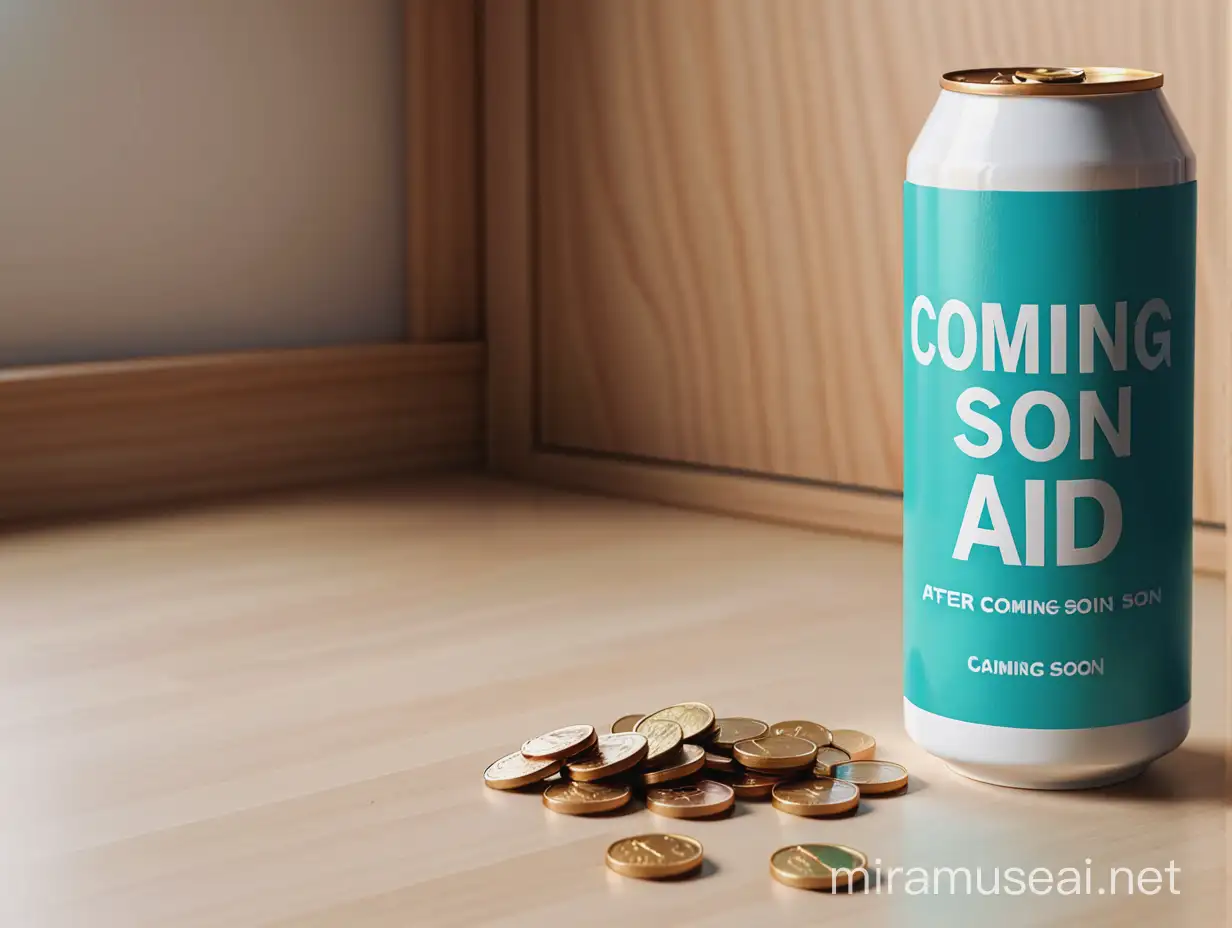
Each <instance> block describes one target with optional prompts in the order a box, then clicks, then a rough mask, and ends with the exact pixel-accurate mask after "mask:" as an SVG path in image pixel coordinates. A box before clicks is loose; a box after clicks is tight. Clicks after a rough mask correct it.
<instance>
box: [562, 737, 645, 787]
mask: <svg viewBox="0 0 1232 928" xmlns="http://www.w3.org/2000/svg"><path fill="white" fill-rule="evenodd" d="M648 750H649V746H648V745H647V743H646V736H645V735H639V734H638V733H637V732H633V731H627V732H618V733H616V734H613V735H600V736H599V740H598V742H597V743H596V744H595V746H594V747H593V748H591V749H590V750H589V751H587V752H586V753H585V754H578V755H577V756H576V757H573V758H570V760H569V762H568V763H567V764H566V765H565V769H567V770H568V771H569V779H571V780H580V781H583V782H586V781H589V780H602V779H603V778H604V777H612V776H615V775H616V774H618V773H624V772H625V771H626V770H629V769H630V768H633V767H636V766H637V765H638V764H640V763H641V762H642V761H643V760H645V759H646V753H647V751H648Z"/></svg>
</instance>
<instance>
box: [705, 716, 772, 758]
mask: <svg viewBox="0 0 1232 928" xmlns="http://www.w3.org/2000/svg"><path fill="white" fill-rule="evenodd" d="M769 730H770V726H769V725H767V724H766V723H765V722H762V721H760V720H758V719H746V718H731V719H718V720H717V721H716V722H715V723H714V735H712V736H711V738H710V744H709V747H710V750H712V751H714V752H715V753H716V754H730V753H731V752H732V748H733V747H734V746H735V744H736V742H737V741H747V740H748V739H749V738H760V737H761V736H762V735H764V734H766V732H767V731H769Z"/></svg>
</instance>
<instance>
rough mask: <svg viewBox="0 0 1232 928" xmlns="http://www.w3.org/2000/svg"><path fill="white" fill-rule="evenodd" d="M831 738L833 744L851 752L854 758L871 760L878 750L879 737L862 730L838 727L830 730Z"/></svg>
mask: <svg viewBox="0 0 1232 928" xmlns="http://www.w3.org/2000/svg"><path fill="white" fill-rule="evenodd" d="M830 738H831V744H833V745H834V746H835V747H836V748H842V749H843V750H844V751H846V752H847V753H848V754H850V755H851V759H852V760H869V759H871V758H872V756H873V755H874V754H875V753H876V752H877V739H876V738H874V737H873V736H872V735H866V734H864V732H862V731H853V730H852V729H850V728H836V729H834V731H832V732H830Z"/></svg>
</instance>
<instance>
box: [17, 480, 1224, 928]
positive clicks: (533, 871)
mask: <svg viewBox="0 0 1232 928" xmlns="http://www.w3.org/2000/svg"><path fill="white" fill-rule="evenodd" d="M899 590H900V586H899V551H898V549H897V548H896V547H895V546H893V545H888V544H881V543H875V542H865V541H856V540H851V539H847V538H841V537H827V536H823V535H816V534H810V533H807V532H803V531H795V530H791V529H783V528H776V527H770V526H764V525H758V524H752V523H744V522H739V521H734V520H729V519H724V518H718V517H712V516H706V515H699V514H694V513H686V512H678V511H673V510H671V509H666V508H657V507H653V506H645V505H637V504H631V503H622V502H617V501H611V500H602V499H591V498H586V497H580V496H569V495H564V494H556V493H553V492H549V491H544V490H534V489H527V488H522V487H517V486H513V485H507V484H501V483H497V482H492V481H487V480H484V479H481V478H456V479H451V480H449V481H445V482H432V483H424V484H420V485H418V486H416V487H411V488H403V489H397V490H388V489H387V490H383V491H378V490H369V491H355V492H349V493H345V494H331V495H324V496H316V497H299V498H284V499H281V500H275V501H267V502H260V503H248V504H242V505H241V504H236V505H232V506H229V507H225V508H215V509H212V510H200V511H196V512H192V513H185V514H174V515H165V516H146V517H141V518H134V519H129V520H125V521H119V522H110V523H101V522H100V523H94V524H90V525H83V526H77V527H63V528H54V529H44V530H40V531H37V532H30V533H26V534H24V535H19V536H10V537H8V538H5V539H0V687H2V688H0V695H2V697H3V698H2V699H0V864H2V865H3V866H2V867H0V874H3V876H2V877H0V879H3V882H4V885H3V892H0V925H3V926H6V928H8V926H13V928H28V926H33V928H41V926H57V928H58V926H72V928H79V926H86V928H94V926H116V928H138V926H158V928H171V926H177V928H178V926H227V928H237V926H249V925H265V924H277V925H287V926H290V925H294V926H305V928H306V926H314V928H367V926H400V928H401V926H435V925H461V926H469V925H480V924H505V925H537V926H538V925H541V926H555V925H566V924H567V925H574V926H592V925H622V926H637V928H647V926H657V925H671V926H681V925H708V926H714V925H733V926H740V928H748V926H754V925H768V924H775V925H780V924H784V925H791V924H798V925H820V924H826V925H831V924H832V925H850V926H857V925H858V926H878V925H893V926H900V925H911V926H915V925H933V924H936V925H965V924H995V925H996V926H997V928H1007V926H1016V925H1039V924H1079V925H1083V926H1104V925H1107V926H1112V925H1121V924H1125V923H1128V922H1129V921H1130V920H1131V919H1135V920H1137V919H1141V920H1142V921H1143V922H1144V923H1153V924H1162V925H1167V926H1168V928H1175V926H1181V925H1186V926H1188V925H1194V926H1203V928H1209V926H1215V925H1222V924H1225V923H1226V916H1227V914H1228V913H1227V911H1226V909H1225V902H1224V899H1225V896H1224V880H1225V872H1226V865H1227V859H1226V845H1225V837H1226V829H1227V824H1226V823H1227V814H1226V813H1227V805H1226V800H1225V797H1224V754H1223V750H1224V742H1223V737H1224V732H1225V723H1226V718H1225V712H1226V705H1225V701H1226V691H1225V683H1226V679H1225V673H1226V671H1225V666H1224V653H1225V652H1224V640H1225V639H1224V621H1223V589H1222V583H1221V582H1219V581H1218V580H1215V579H1200V580H1199V581H1198V584H1197V595H1196V602H1197V610H1198V615H1197V619H1196V632H1195V649H1194V650H1195V661H1196V668H1195V669H1196V694H1195V700H1194V729H1193V736H1192V737H1191V739H1190V741H1189V742H1188V744H1187V745H1186V746H1185V747H1184V748H1183V749H1182V750H1181V751H1179V752H1178V753H1176V754H1175V755H1173V756H1171V757H1169V758H1167V759H1166V760H1164V761H1162V762H1160V763H1159V764H1158V765H1157V766H1156V767H1155V768H1154V769H1153V770H1152V771H1150V772H1149V773H1148V774H1147V775H1146V777H1144V778H1143V779H1141V780H1139V781H1138V782H1137V783H1134V784H1132V785H1129V786H1126V787H1120V788H1116V789H1113V790H1109V791H1104V792H1097V793H1086V794H1065V795H1049V794H1039V793H1030V792H1017V791H1010V790H1000V789H996V788H992V787H984V786H981V785H977V784H974V783H970V782H966V781H963V780H960V779H957V778H956V777H954V776H953V775H950V774H949V773H948V772H947V771H946V770H945V769H944V767H943V766H942V765H941V764H940V763H938V762H936V761H934V760H930V759H929V758H928V757H927V756H926V755H924V754H923V753H922V752H921V751H920V750H918V749H917V748H915V747H914V746H913V745H912V744H911V743H910V742H909V741H908V740H907V738H906V736H905V735H904V733H903V730H902V725H901V721H900V713H901V708H900V707H901V702H900V701H901V687H900V657H899V649H900V641H901V639H900V631H899V625H900V618H899V617H900V606H899ZM687 699H700V700H705V701H708V702H710V703H712V704H713V705H714V707H715V708H716V709H717V710H718V711H719V713H720V714H748V715H754V716H757V717H760V718H764V719H768V720H771V721H773V720H775V719H777V718H779V717H783V718H795V717H806V718H814V719H817V720H819V721H821V722H824V723H826V724H829V725H831V726H832V727H854V728H860V729H864V730H867V731H870V732H872V733H874V734H876V736H877V737H878V738H879V739H880V742H881V751H880V755H881V756H883V757H886V758H890V759H894V760H898V761H901V762H903V763H905V764H906V765H907V766H908V767H909V768H910V769H911V772H912V777H913V781H912V782H913V787H912V790H911V792H910V793H909V794H908V795H905V796H902V797H899V798H893V799H887V800H881V801H867V802H866V803H865V805H864V807H863V808H862V810H861V811H860V813H859V814H858V815H856V816H855V817H853V818H849V819H844V820H841V821H830V822H821V823H810V822H808V821H805V820H801V819H793V818H789V817H787V816H784V815H781V814H780V813H777V812H775V811H774V810H773V809H771V808H769V807H768V806H749V805H744V806H743V807H741V808H740V809H739V811H738V814H737V815H736V816H735V817H733V818H731V819H729V820H726V821H712V822H701V823H695V824H680V825H676V826H675V830H680V831H682V832H684V833H686V834H691V835H693V836H695V837H696V838H698V839H700V840H701V841H702V842H703V843H704V844H705V846H706V852H707V855H708V859H709V861H710V863H709V864H708V865H707V867H706V869H705V871H704V872H703V874H702V876H701V877H700V878H698V879H695V880H693V881H690V882H683V883H672V884H664V885H656V884H646V883H638V882H635V881H631V880H625V879H622V878H620V877H617V876H615V875H614V874H610V873H608V872H607V871H606V870H605V869H604V866H603V851H604V848H605V847H606V845H607V844H608V843H609V842H610V841H612V840H614V839H616V838H619V837H623V836H626V835H630V834H635V833H637V832H640V831H647V830H672V827H673V826H672V823H671V822H670V821H668V820H665V819H659V818H656V817H654V816H652V815H650V814H649V813H648V812H646V811H644V810H639V811H636V812H634V813H632V814H627V815H616V816H611V817H604V818H600V819H576V818H569V817H565V816H560V815H554V814H552V813H550V812H548V811H546V810H545V809H543V808H542V806H541V805H540V802H539V799H538V797H537V796H536V795H534V794H533V793H532V794H530V795H522V794H503V793H497V792H494V791H492V790H488V789H485V788H484V786H483V785H482V782H481V774H482V771H483V769H484V767H485V766H486V765H487V763H488V762H489V761H491V760H493V759H495V758H496V757H497V756H499V755H501V754H503V753H505V752H507V751H510V750H513V749H515V748H516V747H517V746H518V745H519V744H520V743H521V742H522V741H523V740H524V739H525V738H527V737H529V736H531V735H534V734H536V733H538V732H540V731H541V730H543V729H547V728H551V727H555V726H559V725H564V724H568V723H574V722H590V723H593V724H595V725H602V726H604V727H605V728H606V726H607V724H608V723H610V722H611V721H612V720H614V719H615V718H616V717H617V716H620V715H624V714H626V713H631V712H642V711H646V712H648V711H651V710H654V709H657V708H660V707H661V706H664V705H667V704H669V703H672V702H676V701H680V700H687ZM804 840H816V841H838V842H842V843H846V844H850V845H854V846H855V847H858V848H861V849H863V850H865V851H866V852H867V853H868V854H869V856H870V857H872V858H880V860H881V862H882V865H883V866H884V867H893V866H899V867H925V868H928V869H929V870H930V871H931V869H932V868H934V867H961V866H969V867H971V868H975V867H977V866H980V867H983V868H985V871H986V873H987V874H988V875H989V877H990V876H991V870H990V869H988V868H991V867H996V866H1000V867H1007V868H1008V867H1022V868H1024V869H1026V870H1030V869H1031V868H1034V867H1050V868H1054V869H1059V868H1061V867H1071V866H1072V867H1079V868H1082V867H1084V859H1085V858H1091V860H1092V872H1093V878H1092V894H1091V895H1080V896H1071V897H1065V898H1060V897H1058V896H1056V895H1055V894H1053V895H1049V896H1044V897H1034V896H1032V895H1030V894H1027V895H1025V896H1021V897H1017V898H1015V897H1010V896H1006V895H1004V894H1003V895H1000V896H990V897H981V896H974V897H968V896H965V895H950V894H948V893H944V894H941V895H930V896H922V895H917V896H910V895H908V894H907V893H906V891H905V889H904V885H903V883H904V881H903V879H902V878H901V877H900V878H899V879H898V880H897V883H896V885H895V886H894V887H893V888H894V892H893V893H889V892H886V891H885V890H883V891H882V893H881V894H880V895H877V894H872V895H869V896H865V897H857V898H842V897H840V898H833V897H829V896H821V895H815V894H808V893H804V892H800V891H795V890H790V889H787V888H786V887H782V886H779V885H777V884H774V883H772V882H771V879H770V877H769V875H768V872H767V867H768V863H767V862H768V858H769V855H770V853H771V852H772V851H773V850H774V849H775V848H777V847H779V846H781V845H784V844H787V843H792V842H797V841H804ZM1169 861H1175V865H1176V866H1177V867H1180V868H1181V869H1180V873H1179V875H1178V877H1177V886H1178V888H1179V889H1180V891H1181V894H1180V895H1171V894H1170V893H1169V892H1168V886H1167V883H1166V882H1165V883H1164V886H1163V892H1162V893H1160V894H1159V895H1156V896H1151V897H1148V896H1143V895H1135V896H1133V897H1127V896H1125V895H1124V891H1125V890H1124V885H1123V883H1122V885H1121V887H1120V894H1119V895H1117V896H1115V897H1114V896H1110V895H1102V896H1101V895H1098V893H1097V891H1096V887H1100V886H1102V885H1104V884H1106V882H1107V873H1108V870H1109V868H1111V867H1114V866H1120V867H1129V868H1133V869H1135V870H1137V869H1139V868H1143V867H1157V868H1160V869H1161V870H1162V868H1164V867H1167V866H1168V864H1169ZM943 888H945V887H943Z"/></svg>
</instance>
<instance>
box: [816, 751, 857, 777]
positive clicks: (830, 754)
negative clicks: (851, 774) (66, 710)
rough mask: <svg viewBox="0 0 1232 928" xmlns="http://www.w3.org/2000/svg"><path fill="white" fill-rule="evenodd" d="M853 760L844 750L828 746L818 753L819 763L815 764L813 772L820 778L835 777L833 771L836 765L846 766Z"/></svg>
mask: <svg viewBox="0 0 1232 928" xmlns="http://www.w3.org/2000/svg"><path fill="white" fill-rule="evenodd" d="M849 760H851V755H850V754H848V753H847V752H846V751H844V750H843V749H842V748H836V747H835V746H834V745H832V744H831V745H827V746H826V747H824V748H820V749H818V751H817V762H816V763H815V764H813V772H814V773H815V774H817V776H819V777H829V776H833V774H832V773H831V770H832V769H833V767H834V765H835V764H845V763H847V761H849Z"/></svg>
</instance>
